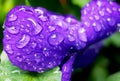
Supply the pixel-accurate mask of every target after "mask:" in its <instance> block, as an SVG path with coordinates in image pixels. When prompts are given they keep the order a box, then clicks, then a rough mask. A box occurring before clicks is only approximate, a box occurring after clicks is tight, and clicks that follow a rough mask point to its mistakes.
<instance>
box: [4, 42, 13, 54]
mask: <svg viewBox="0 0 120 81" xmlns="http://www.w3.org/2000/svg"><path fill="white" fill-rule="evenodd" d="M5 50H6V51H7V52H8V53H9V54H13V50H12V47H11V45H9V44H7V45H6V46H5Z"/></svg>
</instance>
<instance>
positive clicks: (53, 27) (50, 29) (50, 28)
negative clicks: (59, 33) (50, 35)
mask: <svg viewBox="0 0 120 81" xmlns="http://www.w3.org/2000/svg"><path fill="white" fill-rule="evenodd" d="M55 29H56V27H55V26H48V31H50V32H52V31H54V30H55Z"/></svg>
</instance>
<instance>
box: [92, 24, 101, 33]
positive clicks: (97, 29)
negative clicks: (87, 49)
mask: <svg viewBox="0 0 120 81" xmlns="http://www.w3.org/2000/svg"><path fill="white" fill-rule="evenodd" d="M93 29H94V30H95V31H96V32H99V31H100V30H101V29H102V28H101V25H100V24H99V23H93Z"/></svg>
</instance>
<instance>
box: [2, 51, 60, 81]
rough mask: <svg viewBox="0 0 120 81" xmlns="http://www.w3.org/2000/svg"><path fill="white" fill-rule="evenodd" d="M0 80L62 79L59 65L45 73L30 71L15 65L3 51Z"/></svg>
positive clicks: (48, 80)
mask: <svg viewBox="0 0 120 81" xmlns="http://www.w3.org/2000/svg"><path fill="white" fill-rule="evenodd" d="M0 81H61V72H60V71H59V67H55V68H53V69H51V70H49V71H46V72H44V73H36V72H28V71H23V70H20V69H19V68H17V67H15V66H13V65H12V64H11V62H10V61H9V60H8V57H7V55H6V54H5V52H4V51H3V52H2V54H1V62H0Z"/></svg>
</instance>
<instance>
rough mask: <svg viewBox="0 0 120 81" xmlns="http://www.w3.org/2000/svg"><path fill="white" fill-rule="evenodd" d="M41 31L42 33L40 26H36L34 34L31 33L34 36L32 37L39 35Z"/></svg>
mask: <svg viewBox="0 0 120 81" xmlns="http://www.w3.org/2000/svg"><path fill="white" fill-rule="evenodd" d="M41 31H42V26H41V25H40V24H37V25H36V26H35V27H34V32H33V34H34V35H37V34H39V33H40V32H41Z"/></svg>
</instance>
